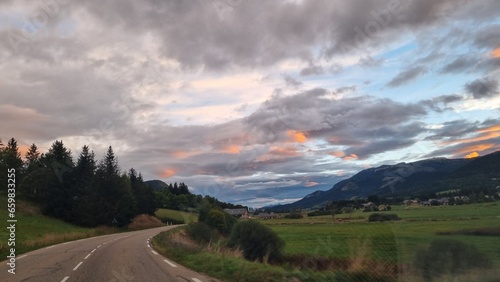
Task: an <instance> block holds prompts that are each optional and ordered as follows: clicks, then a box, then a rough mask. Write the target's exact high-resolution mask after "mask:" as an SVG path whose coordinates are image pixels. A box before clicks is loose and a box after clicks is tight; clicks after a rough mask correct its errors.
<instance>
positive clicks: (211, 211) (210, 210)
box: [198, 205, 237, 235]
mask: <svg viewBox="0 0 500 282" xmlns="http://www.w3.org/2000/svg"><path fill="white" fill-rule="evenodd" d="M198 221H199V222H204V223H206V224H207V225H208V226H210V227H211V228H213V229H216V230H217V231H219V232H220V233H221V234H223V235H229V233H231V229H232V228H233V225H234V224H235V223H236V221H237V219H236V218H234V217H232V216H231V215H230V214H228V213H227V212H225V211H224V210H223V209H221V208H219V207H217V206H210V205H206V206H204V207H202V208H201V209H200V215H199V217H198Z"/></svg>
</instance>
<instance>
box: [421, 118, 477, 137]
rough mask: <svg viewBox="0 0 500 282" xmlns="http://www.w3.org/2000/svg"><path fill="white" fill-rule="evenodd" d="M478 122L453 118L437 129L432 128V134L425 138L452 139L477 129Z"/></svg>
mask: <svg viewBox="0 0 500 282" xmlns="http://www.w3.org/2000/svg"><path fill="white" fill-rule="evenodd" d="M479 126H480V125H479V123H477V122H470V121H467V120H454V121H448V122H445V123H443V126H442V127H441V128H438V129H433V130H432V131H433V134H432V135H430V136H428V137H426V138H425V139H426V140H443V139H454V138H459V137H462V136H466V135H467V134H470V133H471V132H475V131H477V130H478V129H479Z"/></svg>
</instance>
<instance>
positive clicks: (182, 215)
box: [155, 209, 198, 224]
mask: <svg viewBox="0 0 500 282" xmlns="http://www.w3.org/2000/svg"><path fill="white" fill-rule="evenodd" d="M155 215H156V216H157V217H158V218H160V219H161V218H170V219H174V220H177V221H184V223H186V224H187V223H190V222H196V221H198V215H197V214H196V213H192V212H183V211H177V210H169V209H158V210H157V211H156V213H155Z"/></svg>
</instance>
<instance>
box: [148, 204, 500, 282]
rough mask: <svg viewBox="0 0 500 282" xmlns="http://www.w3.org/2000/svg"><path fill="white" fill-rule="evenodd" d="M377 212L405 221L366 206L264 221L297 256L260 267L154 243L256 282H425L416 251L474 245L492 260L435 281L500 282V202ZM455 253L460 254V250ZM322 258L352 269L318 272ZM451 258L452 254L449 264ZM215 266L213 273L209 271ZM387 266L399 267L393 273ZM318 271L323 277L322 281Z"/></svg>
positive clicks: (228, 276) (222, 273) (224, 275)
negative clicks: (486, 232)
mask: <svg viewBox="0 0 500 282" xmlns="http://www.w3.org/2000/svg"><path fill="white" fill-rule="evenodd" d="M380 213H395V214H397V215H398V216H399V217H400V218H402V220H401V221H395V222H368V220H367V219H368V217H369V215H370V214H371V213H363V212H361V211H355V212H353V213H352V214H340V215H335V217H334V218H333V217H332V216H331V215H330V216H318V217H304V218H302V219H284V218H283V219H273V220H259V221H260V222H261V223H264V224H266V225H268V226H269V227H270V228H271V229H273V230H274V231H275V232H277V233H278V235H279V236H280V237H281V238H282V239H283V240H284V241H285V242H286V245H285V250H284V251H285V255H286V256H288V257H289V258H292V260H289V263H288V264H285V265H283V267H278V266H269V265H262V264H261V265H262V267H259V264H258V263H255V262H252V263H250V262H245V261H244V260H243V259H242V258H239V259H238V258H232V257H231V255H225V254H224V253H222V254H221V253H220V252H213V250H212V249H208V250H204V249H201V248H200V249H199V250H197V251H195V250H191V251H189V250H188V251H185V250H183V249H182V248H180V249H176V248H174V247H173V246H174V245H175V240H174V241H172V240H170V241H169V243H163V244H162V243H161V242H162V241H163V240H162V239H160V238H157V240H156V242H157V243H158V246H160V248H161V245H163V246H165V247H164V248H165V249H163V250H162V251H163V253H164V254H166V255H167V256H171V257H172V258H173V259H176V260H177V261H178V262H179V263H185V264H186V265H188V266H190V267H192V268H194V269H197V270H199V271H203V272H207V273H208V274H209V275H213V276H215V277H219V278H221V279H223V280H227V281H236V280H238V281H258V280H259V277H260V280H262V281H278V280H279V281H281V280H283V277H284V276H287V277H295V278H297V279H298V280H296V281H318V279H320V280H319V281H322V279H323V278H321V275H326V276H324V277H327V278H325V279H327V280H328V279H330V280H331V281H337V278H335V279H334V278H332V277H334V276H335V277H336V276H337V275H340V276H339V277H341V275H343V274H342V273H343V272H342V271H344V273H347V274H348V275H352V277H351V278H352V279H351V278H349V279H347V280H343V278H338V281H379V280H376V279H378V278H374V277H377V275H388V277H389V280H391V279H395V280H400V281H422V276H421V275H422V272H421V270H418V269H417V268H416V264H418V260H417V256H416V253H417V252H419V251H422V250H429V248H428V246H429V244H430V243H431V242H433V241H434V240H435V239H444V240H445V241H446V242H458V243H459V244H460V243H466V244H467V245H472V246H475V247H476V248H477V249H478V250H479V252H480V254H481V255H485V256H486V257H488V258H489V259H490V260H491V261H492V265H491V267H489V268H487V269H481V270H475V269H473V268H470V269H469V268H467V267H465V268H467V270H466V271H465V272H463V273H454V274H453V273H452V274H450V272H445V273H447V274H442V275H444V276H442V275H441V276H439V275H440V274H438V276H435V277H438V278H436V279H435V280H433V281H445V280H448V281H497V280H495V279H496V277H499V275H500V271H499V270H500V203H484V204H474V205H462V206H436V207H420V206H418V207H404V206H394V207H393V209H392V211H390V212H380ZM493 227H496V228H497V229H496V231H495V232H496V233H494V234H495V235H496V236H473V235H438V233H447V234H449V233H453V232H456V231H459V230H476V229H481V228H493ZM162 236H163V235H162ZM165 238H166V237H165ZM164 240H165V242H167V241H168V239H164ZM168 246H170V247H171V248H172V249H171V250H167V249H168V248H170V247H168ZM454 246H457V245H454ZM458 246H461V247H463V246H464V245H458ZM212 248H213V247H212ZM216 249H217V248H216ZM447 250H448V251H449V250H450V249H447ZM458 252H462V249H460V250H458ZM433 255H434V253H433ZM440 255H441V253H436V254H435V256H440ZM207 258H210V260H211V261H213V262H214V265H212V266H210V267H208V268H207V267H205V268H203V267H198V265H199V264H200V263H201V261H204V260H207ZM325 259H326V262H327V263H331V265H335V264H336V263H340V264H342V263H343V262H348V266H347V268H337V267H335V266H327V269H329V270H328V271H316V267H319V265H320V263H321V262H322V261H323V262H325ZM434 259H435V261H436V262H440V261H447V260H446V259H445V260H443V259H442V257H440V258H435V257H432V258H431V259H430V260H429V261H431V262H432V263H434V262H433V260H434ZM292 261H293V263H292ZM420 261H422V260H420ZM453 261H454V258H451V261H450V263H453ZM217 265H220V267H219V268H218V267H217ZM212 268H215V269H216V270H214V271H212ZM388 269H392V270H394V271H395V272H394V271H393V272H392V274H389V273H388V272H387V271H388ZM455 269H456V268H455ZM389 271H391V270H389ZM363 272H369V273H368V274H366V273H365V274H366V275H367V276H365V278H361V280H358V279H355V278H353V277H354V276H356V275H363ZM236 274H237V275H236ZM316 275H320V276H319V278H318V277H317V276H316ZM374 275H375V276H374ZM280 276H281V278H279V277H280ZM250 277H252V278H250ZM265 277H268V279H269V280H266V279H265ZM270 277H273V278H270ZM275 279H277V280H275ZM443 279H444V280H443ZM330 280H328V281H330ZM294 281H295V280H294Z"/></svg>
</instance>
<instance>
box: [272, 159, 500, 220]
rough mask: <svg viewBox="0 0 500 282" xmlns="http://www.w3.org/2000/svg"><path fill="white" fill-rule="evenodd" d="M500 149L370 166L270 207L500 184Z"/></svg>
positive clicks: (308, 205) (297, 206)
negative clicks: (469, 156)
mask: <svg viewBox="0 0 500 282" xmlns="http://www.w3.org/2000/svg"><path fill="white" fill-rule="evenodd" d="M499 168H500V151H497V152H494V153H491V154H488V155H484V156H481V157H476V158H473V159H447V158H431V159H425V160H419V161H415V162H409V163H407V162H401V163H397V164H395V165H381V166H379V167H376V168H368V169H365V170H362V171H359V172H358V173H356V174H354V175H353V176H351V177H350V178H348V179H344V180H341V181H339V182H337V183H336V184H335V185H333V186H332V188H331V189H329V190H326V191H322V190H318V191H314V192H313V193H310V194H308V195H306V196H305V197H304V198H302V199H301V200H298V201H296V202H293V203H289V204H284V205H276V206H273V207H266V209H269V210H274V211H280V210H291V209H309V208H315V207H322V206H325V205H326V204H327V203H328V202H329V201H340V200H351V199H356V198H366V197H368V196H369V195H378V196H382V197H411V196H416V195H426V194H428V193H436V192H441V191H446V190H450V189H461V188H469V187H474V186H477V185H487V186H488V187H489V186H491V185H493V186H494V185H495V182H494V181H496V180H492V179H495V178H496V177H497V178H498V179H499V181H498V183H497V185H500V169H499Z"/></svg>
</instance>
